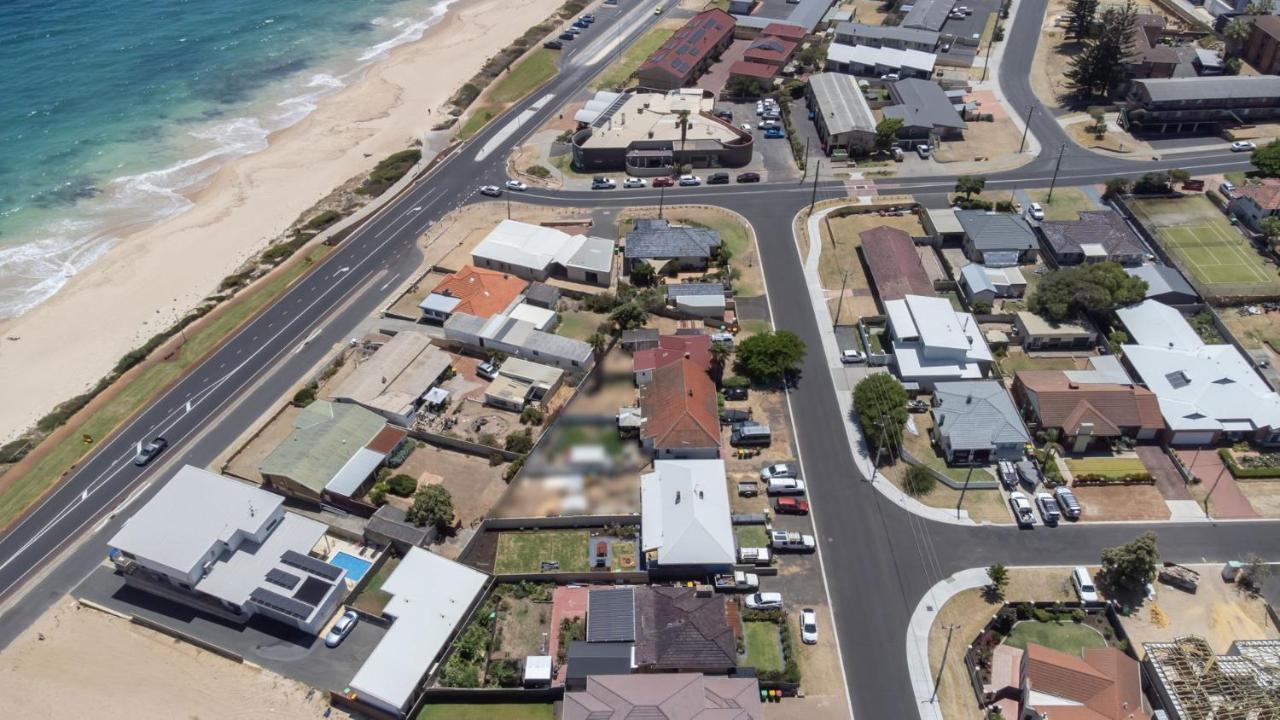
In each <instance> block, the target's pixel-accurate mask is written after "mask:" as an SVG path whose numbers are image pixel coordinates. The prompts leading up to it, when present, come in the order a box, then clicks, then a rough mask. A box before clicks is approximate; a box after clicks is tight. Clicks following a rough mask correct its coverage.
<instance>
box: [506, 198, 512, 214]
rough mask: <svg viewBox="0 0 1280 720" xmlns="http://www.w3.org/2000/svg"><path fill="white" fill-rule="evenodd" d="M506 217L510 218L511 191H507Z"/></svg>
mask: <svg viewBox="0 0 1280 720" xmlns="http://www.w3.org/2000/svg"><path fill="white" fill-rule="evenodd" d="M506 195H507V219H508V220H510V219H511V193H507V194H506Z"/></svg>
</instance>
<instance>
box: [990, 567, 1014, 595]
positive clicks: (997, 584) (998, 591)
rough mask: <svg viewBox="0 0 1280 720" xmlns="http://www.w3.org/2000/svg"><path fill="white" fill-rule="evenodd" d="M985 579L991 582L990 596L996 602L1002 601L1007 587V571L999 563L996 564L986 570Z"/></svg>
mask: <svg viewBox="0 0 1280 720" xmlns="http://www.w3.org/2000/svg"><path fill="white" fill-rule="evenodd" d="M987 579H988V580H990V581H991V585H990V592H991V596H992V597H994V598H996V599H997V600H1003V599H1004V591H1005V588H1007V587H1009V569H1008V568H1006V567H1005V566H1004V565H1002V564H1001V563H996V564H995V565H992V566H991V567H989V568H987Z"/></svg>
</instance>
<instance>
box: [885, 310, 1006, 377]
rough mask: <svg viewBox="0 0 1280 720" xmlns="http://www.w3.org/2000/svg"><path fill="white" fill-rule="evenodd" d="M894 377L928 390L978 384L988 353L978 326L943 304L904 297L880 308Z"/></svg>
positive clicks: (989, 364)
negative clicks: (886, 327)
mask: <svg viewBox="0 0 1280 720" xmlns="http://www.w3.org/2000/svg"><path fill="white" fill-rule="evenodd" d="M884 306H885V313H886V314H887V315H888V317H889V336H890V337H891V338H892V340H893V358H894V362H895V363H896V366H897V371H898V377H900V378H902V381H903V382H904V383H915V384H917V385H918V386H919V387H921V388H923V389H926V390H927V389H929V388H930V387H932V386H933V384H934V383H936V382H943V381H948V380H978V379H981V378H984V377H986V376H987V371H988V369H989V368H990V367H991V362H992V360H991V350H990V349H989V348H988V347H987V344H986V342H985V341H983V339H982V330H981V328H979V327H978V321H977V320H975V319H974V318H973V315H971V314H969V313H962V312H957V311H955V310H954V309H952V307H951V303H950V302H949V301H948V300H946V299H945V298H938V297H924V296H922V295H908V296H906V297H904V298H902V299H901V300H890V301H888V302H886V303H885V304H884Z"/></svg>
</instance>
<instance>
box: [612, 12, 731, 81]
mask: <svg viewBox="0 0 1280 720" xmlns="http://www.w3.org/2000/svg"><path fill="white" fill-rule="evenodd" d="M733 25H734V20H733V16H732V15H730V14H729V13H727V12H725V11H723V10H720V9H718V8H715V9H711V10H704V11H702V12H700V13H698V14H697V15H694V16H693V17H691V18H689V22H687V23H685V24H684V25H683V26H682V27H681V28H680V29H679V30H676V31H675V33H674V34H672V35H671V37H669V38H667V41H666V42H664V43H662V46H661V47H659V48H658V49H657V50H654V51H653V54H651V55H650V56H649V57H648V58H647V59H646V60H645V61H644V63H643V64H641V65H640V68H639V69H638V70H637V71H636V72H637V73H641V74H643V73H648V72H654V71H658V72H662V73H664V74H667V75H670V76H671V77H673V78H676V79H680V80H683V79H684V78H686V77H688V76H689V74H690V73H691V72H692V71H693V69H694V68H695V67H697V65H698V64H699V63H701V62H702V61H703V60H704V59H705V58H706V57H707V56H708V55H709V54H710V53H711V50H712V48H714V47H715V46H716V45H718V44H719V43H720V42H721V41H722V40H724V39H725V38H726V37H727V36H729V35H732V34H733Z"/></svg>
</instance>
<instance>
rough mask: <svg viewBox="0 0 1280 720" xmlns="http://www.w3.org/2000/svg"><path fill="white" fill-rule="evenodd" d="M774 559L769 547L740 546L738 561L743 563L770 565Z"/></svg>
mask: <svg viewBox="0 0 1280 720" xmlns="http://www.w3.org/2000/svg"><path fill="white" fill-rule="evenodd" d="M772 560H773V556H772V555H771V554H770V553H769V548H762V547H744V548H738V562H740V563H742V564H743V565H768V564H769V563H770V562H771V561H772Z"/></svg>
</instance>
